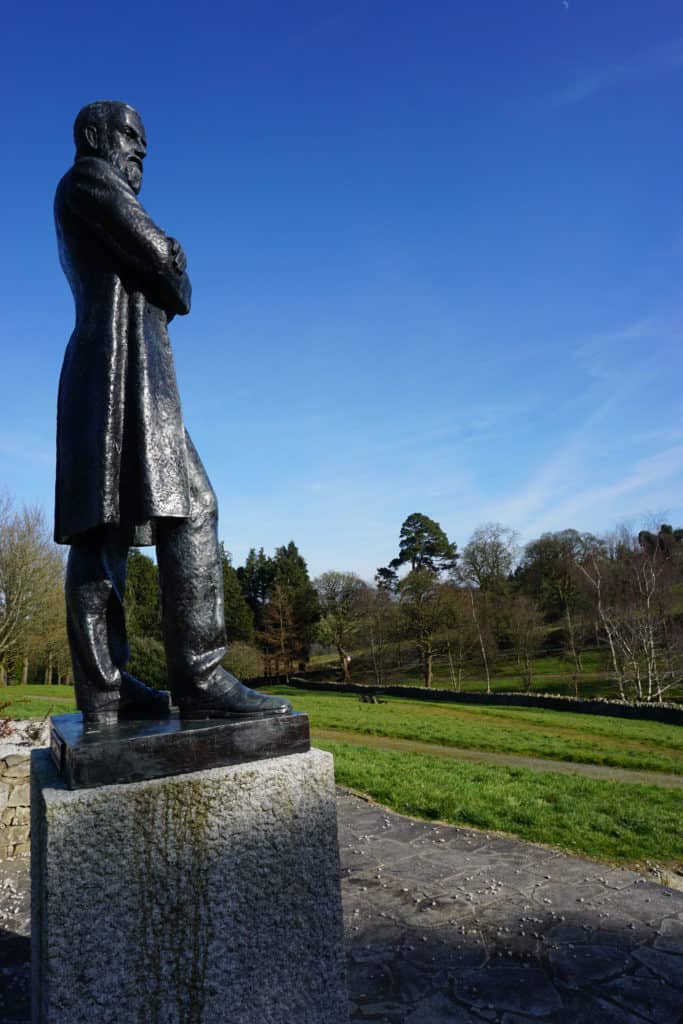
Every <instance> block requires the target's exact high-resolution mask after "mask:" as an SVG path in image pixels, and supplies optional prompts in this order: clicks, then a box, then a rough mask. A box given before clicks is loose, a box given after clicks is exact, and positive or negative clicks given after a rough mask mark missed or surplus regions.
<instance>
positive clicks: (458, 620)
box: [439, 582, 478, 690]
mask: <svg viewBox="0 0 683 1024" xmlns="http://www.w3.org/2000/svg"><path fill="white" fill-rule="evenodd" d="M439 600H440V605H441V627H442V629H443V638H444V642H445V646H446V655H447V657H448V669H449V673H450V677H451V684H452V686H453V689H454V690H460V688H461V686H462V677H463V672H464V668H465V663H466V661H467V659H468V658H469V657H471V655H472V652H473V650H474V648H475V646H476V644H477V640H478V635H477V631H476V627H475V624H474V622H473V621H472V614H471V609H470V595H469V592H468V588H466V587H457V586H456V585H455V584H454V583H452V582H451V583H442V584H441V586H440V595H439Z"/></svg>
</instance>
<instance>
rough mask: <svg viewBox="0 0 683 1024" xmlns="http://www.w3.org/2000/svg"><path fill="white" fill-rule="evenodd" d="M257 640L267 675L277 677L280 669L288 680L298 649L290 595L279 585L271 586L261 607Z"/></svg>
mask: <svg viewBox="0 0 683 1024" xmlns="http://www.w3.org/2000/svg"><path fill="white" fill-rule="evenodd" d="M257 639H258V641H259V644H260V645H261V648H262V650H263V654H264V661H265V671H266V675H268V676H270V675H276V676H277V675H280V670H281V669H282V671H283V672H284V674H285V675H286V676H287V678H289V675H290V673H291V671H292V667H293V662H294V660H295V658H296V657H297V656H298V653H299V650H300V647H299V638H298V637H297V632H296V626H295V623H294V614H293V611H292V605H291V601H290V594H289V593H288V591H287V588H286V586H285V585H284V584H283V583H281V582H279V581H276V582H275V583H274V584H273V586H272V588H271V592H270V598H269V600H268V603H267V604H266V605H265V606H264V609H263V613H262V624H261V628H260V630H259V631H258V633H257Z"/></svg>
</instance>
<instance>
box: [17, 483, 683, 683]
mask: <svg viewBox="0 0 683 1024" xmlns="http://www.w3.org/2000/svg"><path fill="white" fill-rule="evenodd" d="M62 552H63V549H62V548H59V547H57V546H55V545H54V544H53V543H52V541H51V539H50V536H49V532H48V529H47V526H46V522H45V519H44V516H43V515H42V514H41V512H40V511H39V510H38V509H36V508H22V509H19V510H17V509H15V508H14V506H13V504H12V502H11V501H10V499H8V498H4V499H2V500H0V681H1V682H4V683H6V682H7V681H13V682H28V681H31V682H36V681H42V682H68V681H70V672H71V669H70V662H69V652H68V644H67V640H66V625H65V613H64V598H63V575H64V557H63V553H62ZM221 562H222V570H223V584H224V594H225V627H226V633H227V637H228V641H229V643H230V651H229V654H228V657H227V659H226V664H227V667H229V668H230V669H231V670H232V671H234V672H235V674H236V675H238V676H240V677H242V678H253V677H256V676H262V675H265V676H286V677H288V676H290V675H291V674H292V673H293V672H301V671H303V670H305V669H306V668H307V666H308V665H309V661H310V657H311V652H312V651H313V650H315V651H318V652H326V653H328V654H329V653H330V652H333V653H334V657H335V658H336V662H337V666H338V672H339V675H340V677H341V678H342V679H344V680H345V681H347V682H348V681H350V680H351V679H352V678H354V677H355V678H359V679H362V681H372V682H375V683H376V684H377V685H378V686H382V685H385V684H386V683H387V682H389V681H393V680H394V679H397V680H398V679H400V678H401V675H402V674H403V675H405V672H406V670H407V669H410V668H411V667H415V666H417V667H419V672H420V675H421V679H422V683H423V685H424V686H427V687H429V686H432V685H433V682H434V667H435V664H436V665H438V667H439V680H440V682H439V685H444V680H445V681H446V685H449V686H451V687H452V688H454V689H459V688H460V687H461V686H462V684H463V679H464V678H465V675H466V674H468V673H469V674H470V675H471V674H472V673H473V672H474V673H476V674H477V675H479V676H480V677H481V678H482V679H483V680H484V684H485V686H486V689H487V690H488V691H490V690H491V686H492V681H493V679H494V677H495V674H496V672H497V671H498V670H499V668H500V665H501V664H502V663H503V662H504V661H505V662H509V659H510V658H512V659H514V661H515V662H516V665H517V667H518V674H519V676H520V678H521V680H522V686H523V688H524V689H526V690H530V689H531V688H532V686H533V682H534V671H535V660H536V659H537V657H538V656H539V655H540V654H543V653H548V652H556V653H561V654H562V655H563V656H564V657H565V658H566V659H568V662H569V665H570V668H571V677H572V679H573V681H574V687H575V692H576V693H577V694H578V693H579V688H580V683H581V678H582V674H583V673H584V659H585V657H586V654H585V652H586V650H587V649H588V648H593V649H596V648H597V649H599V650H600V651H602V652H603V654H604V659H605V662H606V666H607V670H608V672H609V674H610V676H611V679H612V681H613V686H614V691H615V695H618V696H620V697H622V698H624V699H633V698H637V699H642V700H658V701H661V700H663V699H664V698H665V696H666V695H667V694H669V693H670V692H671V691H672V690H674V689H675V688H676V687H677V686H679V685H680V684H681V682H682V676H683V530H681V529H673V527H671V526H669V525H666V524H665V525H662V526H661V527H660V528H659V530H658V531H657V532H656V533H653V532H649V531H641V532H640V533H638V534H634V533H633V532H631V531H629V530H627V529H625V528H622V529H619V530H616V531H614V532H613V533H612V534H609V535H606V536H602V537H598V536H595V535H594V534H591V533H582V532H579V531H577V530H573V529H566V530H560V531H555V532H548V533H544V534H543V535H542V536H541V537H539V538H537V539H535V540H533V541H531V542H530V543H528V544H526V545H524V546H523V547H522V546H520V545H519V544H518V538H517V535H516V534H515V532H514V531H513V530H511V529H509V528H507V527H505V526H503V525H501V524H500V523H486V524H483V525H482V526H480V527H478V528H477V529H476V530H475V531H474V533H473V534H472V536H471V537H470V539H469V540H468V542H467V543H466V544H465V546H464V547H463V549H462V551H459V550H458V547H457V544H456V543H455V542H454V541H451V540H450V539H449V537H448V536H447V534H446V532H445V531H444V530H443V529H442V527H441V526H440V524H439V523H438V522H436V521H435V520H433V519H431V518H429V517H428V516H426V515H424V514H422V513H413V514H411V515H409V516H408V517H407V518H406V519H405V521H404V522H403V524H402V526H401V528H400V532H399V537H398V545H397V554H396V557H395V558H393V559H392V560H391V561H390V562H389V563H388V565H386V566H380V567H378V569H377V572H376V574H375V577H374V580H373V581H372V583H370V582H367V581H364V580H363V579H361V578H360V577H359V576H358V575H357V574H355V573H352V572H343V571H329V572H324V573H322V574H321V575H319V576H318V577H316V578H315V579H311V578H310V575H309V572H308V567H307V564H306V561H305V559H304V558H303V556H302V555H301V553H300V551H299V549H298V547H297V545H296V544H295V543H294V541H289V543H287V544H284V545H282V546H281V547H277V548H276V549H275V551H274V552H273V554H272V555H268V554H266V552H265V551H264V549H263V548H259V549H256V548H252V549H251V550H250V551H249V553H248V555H247V557H246V559H245V561H244V564H243V565H240V566H234V565H233V563H232V558H231V556H230V553H229V552H228V551H227V550H226V549H225V547H224V546H223V545H221ZM125 600H126V611H127V620H128V629H129V637H130V644H131V663H130V669H131V671H133V672H134V674H137V675H139V676H140V677H141V678H143V679H145V680H147V681H149V682H152V683H155V684H157V685H163V682H164V680H165V662H164V655H163V643H162V628H161V607H160V598H159V585H158V574H157V568H156V565H155V563H154V562H153V561H152V559H151V558H149V557H148V556H147V555H145V554H143V553H142V552H141V551H139V550H136V549H133V550H131V552H130V555H129V564H128V583H127V588H126V598H125Z"/></svg>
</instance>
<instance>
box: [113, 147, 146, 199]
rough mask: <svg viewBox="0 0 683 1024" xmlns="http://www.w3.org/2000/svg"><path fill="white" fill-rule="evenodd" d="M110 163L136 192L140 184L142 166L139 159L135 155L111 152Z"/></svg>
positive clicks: (136, 192)
mask: <svg viewBox="0 0 683 1024" xmlns="http://www.w3.org/2000/svg"><path fill="white" fill-rule="evenodd" d="M111 163H112V164H113V166H114V167H115V168H116V170H117V171H118V172H119V174H122V175H123V177H124V178H125V179H126V181H127V182H128V184H129V185H130V187H131V188H132V189H133V192H135V195H137V194H138V192H139V191H140V188H141V186H142V167H141V166H140V163H139V161H138V160H137V159H136V158H135V157H127V156H124V155H123V154H122V153H113V154H112V155H111Z"/></svg>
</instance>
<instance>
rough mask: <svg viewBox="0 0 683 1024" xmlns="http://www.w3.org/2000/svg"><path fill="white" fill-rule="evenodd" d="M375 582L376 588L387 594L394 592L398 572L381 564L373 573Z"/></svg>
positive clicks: (395, 591) (396, 586) (395, 590)
mask: <svg viewBox="0 0 683 1024" xmlns="http://www.w3.org/2000/svg"><path fill="white" fill-rule="evenodd" d="M375 584H376V586H377V589H378V590H384V591H385V592H386V593H388V594H396V593H397V589H398V573H397V572H396V570H395V569H392V568H391V566H389V565H381V566H380V567H379V569H378V570H377V572H376V573H375Z"/></svg>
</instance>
